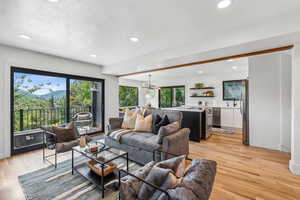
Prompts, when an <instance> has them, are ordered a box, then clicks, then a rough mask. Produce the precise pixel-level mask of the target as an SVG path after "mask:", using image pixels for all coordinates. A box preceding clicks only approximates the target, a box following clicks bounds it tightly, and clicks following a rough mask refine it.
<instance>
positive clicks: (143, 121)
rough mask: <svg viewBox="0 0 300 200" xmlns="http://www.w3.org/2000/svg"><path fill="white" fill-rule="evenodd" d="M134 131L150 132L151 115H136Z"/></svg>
mask: <svg viewBox="0 0 300 200" xmlns="http://www.w3.org/2000/svg"><path fill="white" fill-rule="evenodd" d="M134 131H138V132H139V131H140V132H152V115H148V116H147V117H144V116H143V115H141V114H137V118H136V121H135V128H134Z"/></svg>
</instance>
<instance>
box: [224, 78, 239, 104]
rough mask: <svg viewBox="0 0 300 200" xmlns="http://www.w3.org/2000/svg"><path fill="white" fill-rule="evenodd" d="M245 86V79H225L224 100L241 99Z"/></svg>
mask: <svg viewBox="0 0 300 200" xmlns="http://www.w3.org/2000/svg"><path fill="white" fill-rule="evenodd" d="M243 87H244V81H243V80H234V81H223V100H224V101H233V100H241V96H242V91H243Z"/></svg>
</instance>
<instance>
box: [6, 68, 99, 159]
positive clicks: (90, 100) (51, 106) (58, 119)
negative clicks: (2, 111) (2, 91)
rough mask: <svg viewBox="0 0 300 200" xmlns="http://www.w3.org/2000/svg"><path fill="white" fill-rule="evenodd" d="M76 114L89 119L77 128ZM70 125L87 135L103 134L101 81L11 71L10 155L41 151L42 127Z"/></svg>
mask: <svg viewBox="0 0 300 200" xmlns="http://www.w3.org/2000/svg"><path fill="white" fill-rule="evenodd" d="M78 113H88V114H89V115H90V121H89V124H85V127H81V126H79V123H77V122H78V121H77V120H76V119H75V118H74V116H76V114H78ZM69 122H74V123H75V124H76V125H77V126H78V129H79V131H81V129H80V128H84V130H86V129H87V126H88V128H89V130H90V131H89V133H90V134H92V133H97V132H103V131H104V80H102V79H95V78H90V77H82V76H74V75H67V74H60V73H52V72H45V71H39V70H32V69H25V68H18V67H12V68H11V152H12V154H18V153H22V152H27V151H31V150H34V149H38V148H41V147H42V143H43V141H42V138H43V137H42V133H43V131H42V130H41V127H42V126H59V125H62V124H66V123H69Z"/></svg>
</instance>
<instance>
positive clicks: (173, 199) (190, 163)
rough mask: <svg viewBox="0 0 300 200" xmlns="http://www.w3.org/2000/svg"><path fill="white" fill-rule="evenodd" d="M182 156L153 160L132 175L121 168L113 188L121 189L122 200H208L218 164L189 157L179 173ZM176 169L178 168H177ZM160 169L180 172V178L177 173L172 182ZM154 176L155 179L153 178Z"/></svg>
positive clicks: (120, 196) (120, 197) (112, 184)
mask: <svg viewBox="0 0 300 200" xmlns="http://www.w3.org/2000/svg"><path fill="white" fill-rule="evenodd" d="M165 153H166V152H165ZM181 157H182V156H175V157H173V158H171V159H168V160H164V161H160V162H156V161H152V162H150V163H148V164H146V165H145V166H144V167H142V168H140V169H139V170H137V171H134V172H131V173H130V172H128V171H125V170H122V169H121V170H119V180H118V182H116V181H115V182H113V183H111V186H112V187H111V188H112V189H115V190H119V199H121V200H142V199H143V200H145V199H147V200H157V199H158V200H209V197H210V194H211V192H212V189H213V185H214V180H215V176H216V171H217V163H216V162H215V161H212V160H207V159H193V160H192V159H189V158H187V157H186V158H185V165H184V167H183V170H180V168H181V167H179V165H178V160H180V159H182V158H181ZM183 159H184V158H183ZM176 163H177V164H176ZM174 164H175V165H174ZM175 166H177V167H176V168H177V169H174V167H175ZM157 167H158V168H162V169H163V170H165V171H166V170H169V171H171V172H175V171H177V173H178V172H179V174H180V175H178V174H176V176H177V178H176V180H175V181H170V180H171V179H170V176H163V175H161V174H159V173H157V171H156V170H157ZM153 170H154V171H153ZM153 175H154V176H156V178H155V177H154V179H153V177H151V176H153ZM171 182H174V183H175V184H173V183H171ZM171 185H172V186H171Z"/></svg>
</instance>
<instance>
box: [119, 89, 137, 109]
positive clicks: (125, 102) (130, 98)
mask: <svg viewBox="0 0 300 200" xmlns="http://www.w3.org/2000/svg"><path fill="white" fill-rule="evenodd" d="M119 104H120V107H128V106H137V105H138V88H136V87H127V86H120V87H119Z"/></svg>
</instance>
